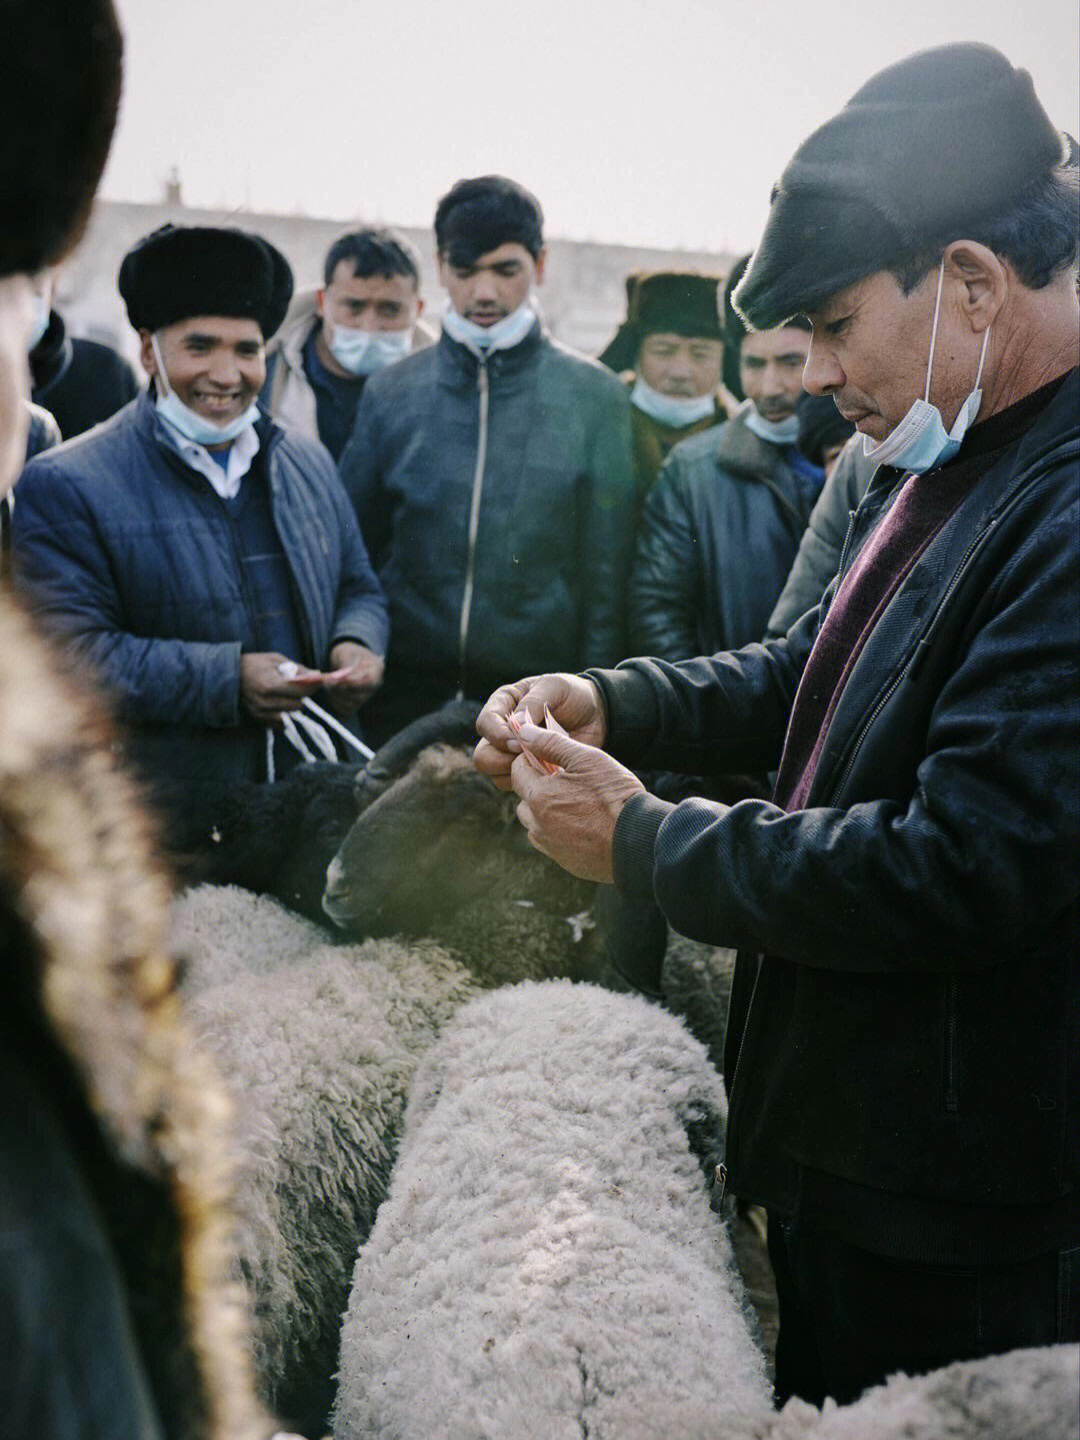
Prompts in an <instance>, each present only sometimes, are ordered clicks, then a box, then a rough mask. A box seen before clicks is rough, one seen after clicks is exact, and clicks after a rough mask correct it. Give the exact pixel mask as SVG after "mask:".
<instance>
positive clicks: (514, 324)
mask: <svg viewBox="0 0 1080 1440" xmlns="http://www.w3.org/2000/svg"><path fill="white" fill-rule="evenodd" d="M536 318H537V317H536V306H535V305H534V304H533V301H532V298H531V297H530V298H529V299H528V300H526V301H525V303H524V304H523V305H519V306H518V308H517V309H516V310H511V311H510V314H509V315H504V316H503V317H502V319H501V320H496V321H495V324H494V325H475V324H474V323H473V322H472V321H471V320H466V319H465V317H464V315H459V314H458V313H457V311H456V310H454V309H453V308H451V309H449V310H447V312H446V314H445V315H444V316H443V322H442V323H443V329H444V330H445V331H446V333H447V334H448V335H449V336H450V338H451V340H456V341H457V342H458V344H460V345H464V346H466V348H467V349H469V350H471V351H472V352H473V354H474V355H487V354H490V352H491V351H492V350H512V349H513V347H514V346H515V345H520V344H521V342H522V340H524V339H525V336H526V335H528V333H529V331H530V330H531V329H532V327H533V326H534V325H535V324H536Z"/></svg>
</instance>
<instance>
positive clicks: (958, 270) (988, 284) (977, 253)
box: [945, 240, 1010, 334]
mask: <svg viewBox="0 0 1080 1440" xmlns="http://www.w3.org/2000/svg"><path fill="white" fill-rule="evenodd" d="M945 277H946V279H950V280H958V281H959V282H960V307H961V310H962V311H963V313H964V315H965V316H966V317H967V319H968V321H969V323H970V325H971V328H972V330H973V331H974V332H975V333H976V334H981V333H982V332H983V331H984V330H987V329H988V328H989V327H990V326H991V325H992V324H993V322H994V321H995V320H996V319H997V317H998V314H999V313H1000V311H1001V308H1002V306H1003V305H1004V304H1005V301H1006V300H1007V299H1008V298H1009V285H1010V275H1009V271H1008V269H1007V268H1006V266H1005V265H1004V264H1003V263H1002V261H1001V260H1000V259H999V257H998V256H997V255H995V254H994V252H993V251H992V250H990V249H988V248H987V247H986V246H985V245H980V244H979V242H978V241H977V240H953V241H952V243H951V244H949V245H947V246H946V247H945Z"/></svg>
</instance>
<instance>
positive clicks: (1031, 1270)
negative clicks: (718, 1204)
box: [769, 1215, 1080, 1406]
mask: <svg viewBox="0 0 1080 1440" xmlns="http://www.w3.org/2000/svg"><path fill="white" fill-rule="evenodd" d="M769 1259H770V1261H771V1262H772V1267H773V1274H774V1276H775V1278H776V1292H777V1299H778V1302H779V1318H780V1331H779V1335H778V1337H777V1342H776V1368H775V1377H776V1378H775V1397H776V1403H777V1405H778V1406H779V1405H782V1404H783V1403H784V1402H785V1401H786V1400H788V1399H790V1397H791V1396H792V1395H798V1396H800V1397H801V1398H802V1399H803V1400H807V1401H809V1402H810V1403H811V1404H813V1405H821V1404H822V1402H823V1401H824V1400H825V1398H826V1396H831V1397H832V1398H833V1399H834V1400H835V1401H836V1402H837V1403H838V1404H847V1403H848V1402H850V1401H852V1400H854V1399H855V1398H856V1397H857V1396H858V1395H860V1394H861V1393H862V1391H863V1390H865V1389H867V1388H868V1387H869V1386H871V1385H879V1384H881V1383H882V1382H883V1381H884V1380H885V1379H886V1378H887V1377H888V1376H889V1375H892V1374H894V1373H895V1372H896V1371H898V1370H902V1371H904V1372H905V1373H906V1374H909V1375H920V1374H926V1373H927V1372H928V1371H931V1370H937V1369H940V1368H941V1367H942V1366H944V1365H949V1364H951V1363H952V1362H953V1361H954V1360H974V1359H978V1358H979V1357H981V1356H984V1355H997V1354H1001V1353H1003V1352H1004V1351H1006V1350H1016V1349H1020V1348H1022V1347H1027V1346H1034V1345H1054V1344H1060V1343H1065V1342H1069V1343H1071V1342H1074V1341H1077V1340H1080V1246H1077V1247H1075V1248H1072V1249H1068V1250H1060V1251H1056V1252H1054V1253H1052V1254H1049V1255H1041V1256H1039V1257H1038V1259H1035V1260H1028V1261H1025V1262H1023V1263H1021V1264H1013V1265H993V1266H984V1267H973V1266H956V1267H951V1266H933V1265H918V1264H914V1263H911V1262H907V1261H898V1260H887V1259H883V1258H882V1257H881V1256H878V1255H872V1254H870V1253H869V1252H868V1251H865V1250H860V1249H858V1248H856V1247H855V1246H854V1245H849V1244H847V1243H846V1242H845V1241H843V1240H841V1239H838V1238H837V1237H835V1236H832V1235H825V1234H821V1233H807V1232H806V1231H805V1230H802V1229H801V1228H800V1227H799V1226H797V1225H792V1224H790V1223H788V1222H787V1221H785V1220H782V1219H780V1218H779V1217H777V1216H775V1215H770V1216H769Z"/></svg>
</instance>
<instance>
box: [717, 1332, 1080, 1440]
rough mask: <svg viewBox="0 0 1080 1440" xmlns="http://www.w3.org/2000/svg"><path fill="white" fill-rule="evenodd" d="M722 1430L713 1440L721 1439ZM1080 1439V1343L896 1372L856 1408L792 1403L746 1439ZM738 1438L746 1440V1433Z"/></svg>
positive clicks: (1016, 1351)
mask: <svg viewBox="0 0 1080 1440" xmlns="http://www.w3.org/2000/svg"><path fill="white" fill-rule="evenodd" d="M722 1433H723V1432H721V1431H720V1430H716V1431H715V1433H714V1435H713V1436H712V1437H710V1440H721V1435H722ZM946 1437H947V1440H1078V1437H1080V1346H1077V1345H1050V1346H1046V1347H1044V1348H1038V1349H1030V1350H1011V1351H1009V1352H1008V1354H1005V1355H992V1356H989V1357H988V1358H986V1359H982V1360H965V1361H960V1362H958V1363H956V1364H955V1365H947V1366H946V1367H945V1368H944V1369H942V1370H934V1371H932V1372H931V1373H930V1374H929V1375H915V1376H909V1375H893V1376H891V1377H890V1378H889V1379H888V1380H887V1381H886V1382H885V1384H884V1385H876V1386H875V1387H874V1388H873V1389H872V1390H867V1391H866V1393H865V1394H864V1395H861V1396H860V1397H859V1399H858V1400H856V1401H855V1402H854V1404H852V1405H835V1404H834V1403H833V1402H832V1401H831V1400H826V1402H825V1405H824V1407H823V1408H822V1409H821V1410H817V1409H815V1408H814V1407H813V1406H812V1405H806V1404H803V1403H802V1402H801V1401H798V1400H790V1401H789V1402H788V1403H787V1405H785V1406H784V1408H783V1410H782V1411H781V1412H780V1414H779V1415H778V1416H776V1417H775V1419H774V1421H773V1423H772V1424H771V1425H770V1426H769V1427H768V1428H766V1429H762V1430H758V1429H752V1430H750V1431H749V1433H748V1434H747V1435H746V1436H745V1440H946ZM739 1440H744V1437H743V1436H742V1435H741V1434H740V1436H739Z"/></svg>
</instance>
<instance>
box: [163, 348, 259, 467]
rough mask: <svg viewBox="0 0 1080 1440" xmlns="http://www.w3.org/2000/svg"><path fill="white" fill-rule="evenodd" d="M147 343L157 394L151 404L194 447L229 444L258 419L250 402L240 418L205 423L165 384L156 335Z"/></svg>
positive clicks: (165, 378)
mask: <svg viewBox="0 0 1080 1440" xmlns="http://www.w3.org/2000/svg"><path fill="white" fill-rule="evenodd" d="M150 344H151V345H152V346H153V350H154V359H155V360H156V361H157V367H158V368H157V375H156V376H155V379H156V381H157V385H158V394H157V399H156V400H155V402H154V403H155V405H156V407H157V412H158V414H159V415H160V416H161V418H162V419H163V420H164V421H165V422H166V423H167V424H169V425H171V426H172V427H173V429H174V430H176V431H178V432H179V434H181V435H182V436H183V437H184V439H185V440H191V441H192V442H193V443H194V444H196V445H205V446H207V447H209V448H211V449H212V448H213V447H214V446H215V445H231V444H232V442H233V441H234V440H235V439H236V438H237V436H239V435H242V434H243V433H244V431H245V430H246V429H247V428H248V426H250V425H254V424H255V421H256V420H257V419H258V418H259V407H258V406H257V405H256V404H255V402H254V401H252V403H251V404H250V405H249V406H248V408H247V409H246V410H245V411H244V413H243V414H242V415H238V416H237V417H236V419H235V420H226V421H225V422H224V424H222V425H218V424H216V423H215V422H214V421H213V420H207V419H206V417H205V416H203V415H200V414H198V413H197V412H196V411H195V410H192V409H191V408H190V406H188V405H185V404H184V402H183V401H182V400H181V399H180V397H179V395H177V393H176V391H175V390H174V389H173V388H172V386H171V385H170V384H169V381H168V377H167V376H166V374H165V365H164V363H163V361H162V359H161V351H160V350H159V349H158V343H157V336H156V335H152V336H151V337H150Z"/></svg>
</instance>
